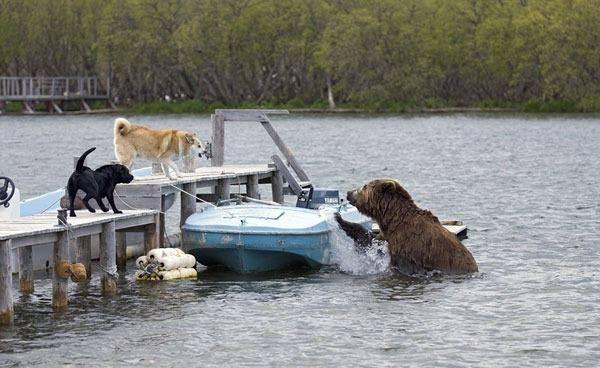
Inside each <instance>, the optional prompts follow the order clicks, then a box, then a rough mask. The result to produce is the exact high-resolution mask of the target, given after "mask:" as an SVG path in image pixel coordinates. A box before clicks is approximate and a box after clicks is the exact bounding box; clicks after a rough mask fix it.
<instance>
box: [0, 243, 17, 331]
mask: <svg viewBox="0 0 600 368" xmlns="http://www.w3.org/2000/svg"><path fill="white" fill-rule="evenodd" d="M10 243H11V241H10V239H9V240H0V326H10V325H12V324H13V322H14V309H13V301H12V270H11V261H10Z"/></svg>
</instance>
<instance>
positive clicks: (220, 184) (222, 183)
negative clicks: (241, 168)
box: [215, 178, 231, 201]
mask: <svg viewBox="0 0 600 368" xmlns="http://www.w3.org/2000/svg"><path fill="white" fill-rule="evenodd" d="M215 194H216V195H217V201H219V200H227V199H229V197H230V196H231V179H229V178H223V179H219V180H218V181H217V188H216V191H215Z"/></svg>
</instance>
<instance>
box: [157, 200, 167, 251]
mask: <svg viewBox="0 0 600 368" xmlns="http://www.w3.org/2000/svg"><path fill="white" fill-rule="evenodd" d="M166 207H167V205H166V197H165V195H164V194H163V195H161V196H160V213H159V214H158V246H159V247H160V248H164V247H165V234H166V233H167V230H166V223H167V217H166V216H165V211H166Z"/></svg>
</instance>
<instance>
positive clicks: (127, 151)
mask: <svg viewBox="0 0 600 368" xmlns="http://www.w3.org/2000/svg"><path fill="white" fill-rule="evenodd" d="M193 150H199V151H200V154H201V153H202V152H204V151H205V147H204V144H203V143H202V141H201V140H200V139H198V136H197V135H196V134H195V133H192V132H186V131H183V130H177V129H151V128H148V127H145V126H143V125H137V124H131V123H130V122H129V121H128V120H127V119H124V118H117V119H116V120H115V156H116V157H117V160H119V163H120V164H122V165H125V166H127V167H128V168H131V166H132V165H133V160H134V159H135V158H136V157H141V158H145V159H147V160H151V161H154V162H159V163H160V164H161V167H162V170H163V172H164V173H165V175H166V176H167V177H168V178H169V179H172V180H173V179H175V178H173V177H172V176H171V175H170V174H169V167H170V168H172V169H173V170H174V171H175V174H176V175H177V176H178V177H181V173H180V172H179V170H178V169H177V165H175V163H174V162H173V161H172V160H171V158H172V157H177V158H179V157H183V156H188V155H191V154H192V151H193Z"/></svg>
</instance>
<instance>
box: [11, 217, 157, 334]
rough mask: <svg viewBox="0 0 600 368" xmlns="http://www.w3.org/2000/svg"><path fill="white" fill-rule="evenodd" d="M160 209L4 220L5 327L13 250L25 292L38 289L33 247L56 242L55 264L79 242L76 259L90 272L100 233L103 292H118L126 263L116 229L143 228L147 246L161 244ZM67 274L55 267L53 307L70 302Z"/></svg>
mask: <svg viewBox="0 0 600 368" xmlns="http://www.w3.org/2000/svg"><path fill="white" fill-rule="evenodd" d="M158 221H159V220H158V212H157V211H152V210H139V211H123V213H122V214H113V213H112V212H108V213H102V212H100V213H98V212H97V213H90V212H88V211H87V210H85V211H77V217H67V223H68V225H67V226H65V225H58V224H59V220H58V218H57V216H56V213H54V214H41V215H35V216H28V217H20V218H17V219H13V220H10V221H2V222H0V325H10V324H12V323H13V319H14V313H13V302H12V291H11V288H12V272H13V270H12V269H11V250H12V249H18V254H19V262H18V263H19V284H20V289H21V292H22V293H31V292H33V288H34V285H33V264H32V248H33V247H35V246H37V245H42V244H48V243H53V244H54V251H53V253H54V257H53V259H54V264H55V265H56V264H58V263H59V262H62V261H64V262H69V263H70V260H71V257H70V255H69V248H70V246H69V245H70V244H71V243H72V242H75V243H76V244H77V262H80V263H82V264H84V266H85V267H86V271H87V274H88V277H89V276H90V274H91V267H90V265H91V260H90V258H91V236H93V235H100V268H101V269H102V292H103V294H105V295H112V294H114V293H115V292H116V280H115V274H116V271H117V262H118V263H120V264H124V263H125V261H126V259H125V249H124V248H123V249H121V248H122V247H117V243H116V237H117V232H143V233H144V244H145V248H146V250H149V249H153V248H157V247H158V243H159V242H158V233H159V232H158ZM67 286H68V278H64V277H62V276H61V275H59V274H58V272H57V267H54V272H53V283H52V307H54V308H62V307H65V306H66V305H67Z"/></svg>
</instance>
